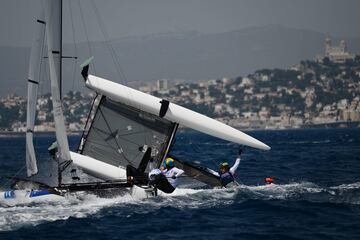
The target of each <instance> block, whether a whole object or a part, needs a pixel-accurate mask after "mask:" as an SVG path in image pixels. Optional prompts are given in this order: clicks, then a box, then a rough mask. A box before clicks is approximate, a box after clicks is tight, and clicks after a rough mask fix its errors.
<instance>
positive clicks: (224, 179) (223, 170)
mask: <svg viewBox="0 0 360 240" xmlns="http://www.w3.org/2000/svg"><path fill="white" fill-rule="evenodd" d="M241 153H242V150H241V149H240V150H239V153H238V156H237V158H236V160H235V163H234V165H233V166H232V167H231V168H230V166H229V163H228V162H227V161H224V162H222V163H220V167H219V171H218V172H216V171H214V170H211V169H208V170H209V172H210V173H212V174H213V175H215V176H217V177H219V178H220V181H221V185H222V186H223V187H227V188H228V187H233V186H236V185H237V183H236V181H235V172H236V170H237V168H238V167H239V164H240V155H241Z"/></svg>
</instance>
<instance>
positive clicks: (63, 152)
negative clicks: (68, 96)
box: [43, 0, 70, 160]
mask: <svg viewBox="0 0 360 240" xmlns="http://www.w3.org/2000/svg"><path fill="white" fill-rule="evenodd" d="M43 6H44V12H45V20H46V37H47V45H48V57H49V68H50V82H51V96H52V103H53V114H54V121H55V129H56V141H57V143H58V146H59V153H60V159H61V160H70V151H69V143H68V139H67V136H66V130H65V120H64V115H63V110H62V107H63V106H62V102H61V96H60V91H61V89H60V82H61V56H62V55H61V54H62V53H61V49H62V48H61V7H62V6H61V1H52V0H43Z"/></svg>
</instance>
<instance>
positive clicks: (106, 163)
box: [0, 0, 270, 205]
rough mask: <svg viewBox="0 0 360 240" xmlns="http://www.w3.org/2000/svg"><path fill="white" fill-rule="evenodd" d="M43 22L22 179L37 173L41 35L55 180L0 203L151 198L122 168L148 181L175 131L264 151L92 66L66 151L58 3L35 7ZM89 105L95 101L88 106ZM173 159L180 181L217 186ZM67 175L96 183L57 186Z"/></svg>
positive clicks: (6, 195) (22, 186)
mask: <svg viewBox="0 0 360 240" xmlns="http://www.w3.org/2000/svg"><path fill="white" fill-rule="evenodd" d="M42 3H43V6H44V11H43V14H42V15H41V17H40V18H39V19H37V23H38V24H37V31H36V34H37V35H36V39H35V41H34V45H33V47H32V51H31V57H30V67H29V75H28V76H29V77H28V102H27V132H26V167H27V176H28V177H31V176H33V175H36V174H37V173H38V168H37V160H36V154H35V150H34V144H33V131H34V124H35V112H36V98H37V92H38V85H39V79H40V62H41V61H42V58H43V53H42V49H43V46H44V39H45V37H44V35H46V39H47V56H48V63H49V72H50V82H51V96H52V104H53V116H54V122H55V129H56V147H55V148H53V149H52V150H53V151H55V152H56V153H55V157H56V160H57V166H58V179H57V184H56V185H55V186H48V185H45V184H41V183H36V182H32V181H28V180H17V181H16V183H14V185H13V188H14V189H12V190H9V191H5V192H2V193H0V201H1V202H5V204H8V205H12V204H17V203H27V202H36V201H43V200H53V199H59V198H60V199H61V198H62V196H64V195H65V194H69V193H72V192H78V191H88V192H96V193H99V192H107V193H109V192H111V193H114V192H123V191H126V192H129V193H130V194H132V195H133V196H137V197H140V198H142V197H148V196H154V195H156V189H154V188H153V187H152V186H149V185H147V184H137V183H136V182H135V184H131V183H128V182H127V179H126V177H127V176H126V167H127V166H128V165H131V166H133V167H135V168H136V169H137V170H138V171H140V172H143V173H148V172H149V171H150V170H151V169H152V168H157V167H159V166H160V165H161V163H162V162H163V160H164V159H165V158H166V157H167V155H168V153H169V150H170V147H171V145H172V143H173V141H174V136H175V134H176V130H177V128H178V126H179V125H183V126H185V127H188V128H191V129H194V130H196V131H200V132H203V133H205V134H208V135H211V136H214V137H217V138H220V139H224V140H227V141H231V142H234V143H238V144H242V145H246V146H250V147H253V148H257V149H262V150H269V149H270V147H269V146H267V145H266V144H264V143H262V142H260V141H259V140H257V139H255V138H253V137H251V136H249V135H247V134H245V133H243V132H241V131H239V130H237V129H234V128H232V127H230V126H228V125H226V124H224V123H221V122H219V121H216V120H214V119H211V118H209V117H207V116H204V115H202V114H200V113H197V112H194V111H192V110H189V109H187V108H184V107H181V106H179V105H177V104H175V103H171V102H169V101H168V100H166V99H160V98H157V97H154V96H151V95H149V94H146V93H143V92H140V91H138V90H135V89H132V88H130V87H127V86H124V85H122V84H119V83H115V82H112V81H109V80H106V79H103V78H100V77H97V76H94V75H90V74H89V66H90V62H91V60H92V58H90V59H88V60H87V61H85V62H84V64H82V65H81V67H82V71H81V75H82V78H83V80H84V82H85V85H86V87H87V88H89V89H90V90H92V91H94V92H96V94H97V96H98V97H97V98H96V99H97V100H98V104H93V106H92V109H91V110H90V114H89V121H88V123H87V124H86V126H85V129H84V133H83V136H82V137H81V140H80V144H79V148H78V151H76V152H72V151H70V150H69V143H68V139H67V135H66V130H65V121H64V115H63V106H62V99H61V82H62V74H61V73H62V58H63V55H62V1H61V0H43V1H42ZM94 102H95V100H94ZM174 159H175V162H176V165H177V167H179V168H181V169H183V170H184V171H185V174H186V175H187V176H188V177H190V178H193V179H196V180H198V181H200V182H203V183H204V184H207V185H208V186H210V187H220V186H221V183H220V180H219V179H218V178H217V177H215V176H214V175H212V174H211V173H209V172H208V171H207V169H206V168H204V167H201V166H198V165H195V164H193V163H189V162H184V161H181V160H179V159H176V158H174ZM70 166H72V167H73V170H72V171H71V172H72V173H75V175H76V169H81V170H82V171H83V172H84V173H86V174H88V175H90V176H92V177H94V179H96V181H91V182H81V181H79V179H80V178H79V177H77V176H76V177H73V178H72V179H73V180H72V182H70V183H64V182H63V178H62V177H63V173H64V171H65V169H68V168H69V167H70Z"/></svg>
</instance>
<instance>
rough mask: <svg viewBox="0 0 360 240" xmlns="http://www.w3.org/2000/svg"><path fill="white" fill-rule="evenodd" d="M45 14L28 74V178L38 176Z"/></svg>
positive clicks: (41, 21)
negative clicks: (36, 143)
mask: <svg viewBox="0 0 360 240" xmlns="http://www.w3.org/2000/svg"><path fill="white" fill-rule="evenodd" d="M43 19H44V13H43V11H41V14H40V18H39V19H38V20H37V23H38V24H37V26H36V33H35V34H36V35H35V39H34V42H33V45H32V47H31V53H30V64H29V73H28V90H27V98H28V99H27V108H26V110H27V115H26V169H27V176H28V177H30V176H33V175H35V174H37V172H38V168H37V161H36V155H35V149H34V142H33V132H34V125H35V113H36V100H37V95H38V85H39V80H40V70H41V69H40V68H41V67H40V66H41V61H42V54H43V46H44V34H45V25H44V24H43V23H45V22H44V21H43Z"/></svg>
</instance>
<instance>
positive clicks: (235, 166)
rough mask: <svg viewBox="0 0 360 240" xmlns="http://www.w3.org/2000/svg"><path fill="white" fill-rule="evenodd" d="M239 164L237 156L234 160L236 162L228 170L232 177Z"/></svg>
mask: <svg viewBox="0 0 360 240" xmlns="http://www.w3.org/2000/svg"><path fill="white" fill-rule="evenodd" d="M239 164H240V156H238V157H237V158H236V161H235V163H234V165H233V166H232V167H231V168H230V173H231V174H232V175H234V174H235V172H236V170H237V168H238V167H239Z"/></svg>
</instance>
